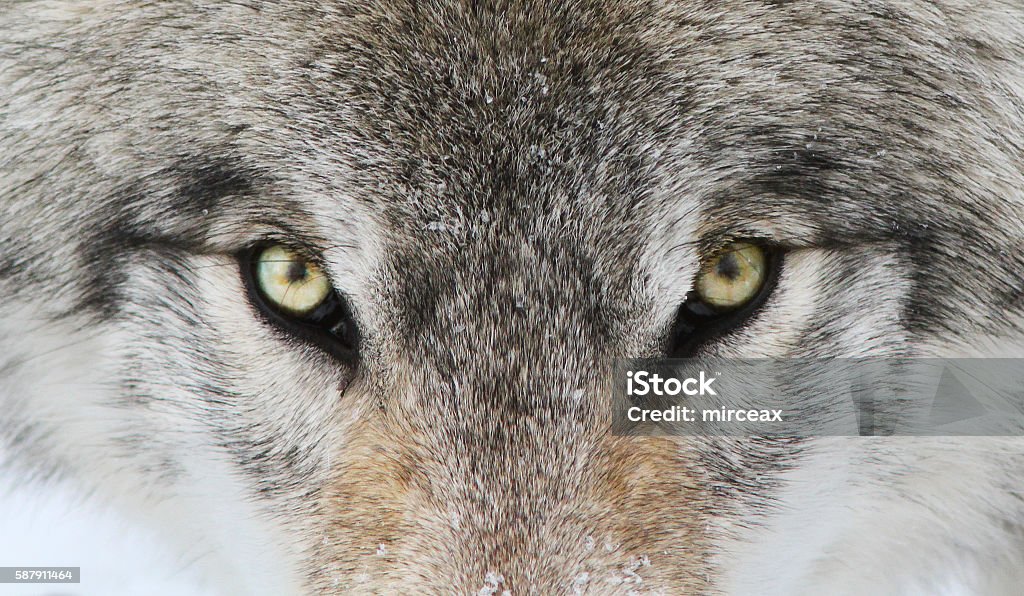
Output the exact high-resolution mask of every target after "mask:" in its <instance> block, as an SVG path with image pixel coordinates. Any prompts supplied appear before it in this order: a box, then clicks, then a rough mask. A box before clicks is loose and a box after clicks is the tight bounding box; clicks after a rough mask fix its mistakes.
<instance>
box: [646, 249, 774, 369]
mask: <svg viewBox="0 0 1024 596" xmlns="http://www.w3.org/2000/svg"><path fill="white" fill-rule="evenodd" d="M782 256H783V255H782V252H781V251H780V250H778V249H775V248H772V247H769V246H765V245H762V244H757V243H754V242H750V241H745V242H733V243H731V244H729V245H727V246H726V247H725V248H724V249H722V250H720V251H718V252H716V253H715V254H714V255H713V256H712V257H710V258H708V259H705V261H704V263H703V264H702V265H701V268H700V273H698V275H697V279H696V280H695V282H694V287H693V290H692V291H691V292H690V293H689V295H687V297H686V301H685V302H683V304H682V306H680V307H679V311H678V312H677V314H676V320H675V323H674V325H673V328H672V332H671V334H670V339H669V346H668V348H667V350H666V351H667V352H668V355H669V356H671V357H674V358H687V357H690V356H693V355H695V354H696V353H697V352H698V351H699V350H700V348H701V347H702V346H703V345H705V344H706V343H707V342H709V341H711V340H713V339H714V338H715V337H721V336H724V335H726V334H728V333H729V332H731V331H733V330H735V329H737V328H739V327H740V326H742V325H743V324H745V323H746V322H747V321H748V320H750V318H751V317H752V316H753V315H754V314H755V313H756V312H757V310H758V309H759V308H760V307H761V306H762V305H763V304H764V303H765V301H766V300H767V299H768V296H769V295H770V294H771V292H772V290H773V289H774V287H775V283H776V281H777V280H778V276H779V271H780V270H781V268H782V260H783V259H782Z"/></svg>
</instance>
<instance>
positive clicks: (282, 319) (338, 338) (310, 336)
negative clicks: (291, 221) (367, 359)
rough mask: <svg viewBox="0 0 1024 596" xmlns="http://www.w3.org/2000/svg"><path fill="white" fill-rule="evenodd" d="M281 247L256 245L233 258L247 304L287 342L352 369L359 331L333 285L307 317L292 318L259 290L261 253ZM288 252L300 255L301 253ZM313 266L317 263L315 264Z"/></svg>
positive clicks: (354, 362) (356, 352)
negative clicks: (309, 346) (296, 341)
mask: <svg viewBox="0 0 1024 596" xmlns="http://www.w3.org/2000/svg"><path fill="white" fill-rule="evenodd" d="M281 245H282V243H279V242H266V243H259V244H255V245H253V246H251V247H249V248H247V249H245V250H243V251H241V252H239V253H238V254H237V255H236V258H237V259H238V263H239V269H240V272H241V275H242V282H243V284H244V285H245V289H246V294H247V297H248V299H249V303H250V304H251V305H253V307H254V308H255V310H256V311H257V312H258V313H259V315H260V316H261V318H262V319H263V320H264V322H266V323H267V324H269V325H270V326H271V327H272V328H274V329H276V330H279V331H282V332H283V333H284V335H285V336H286V337H287V338H288V339H293V338H295V339H299V340H301V341H303V342H305V343H308V344H312V345H314V346H316V347H317V348H320V349H321V350H323V351H325V352H327V353H328V354H330V355H331V356H333V357H335V358H337V359H338V360H341V361H343V362H345V363H346V364H349V365H355V364H356V363H357V362H358V360H359V343H360V334H359V328H358V326H357V325H356V322H355V317H354V316H353V313H352V309H351V307H350V306H349V304H348V301H347V300H346V299H345V297H344V296H342V295H341V294H340V293H339V292H338V291H337V290H335V289H333V285H332V290H331V293H330V294H328V296H327V297H326V298H325V299H324V300H323V302H321V303H320V305H319V306H317V307H316V308H315V309H313V311H312V312H310V313H309V314H306V315H295V314H292V313H289V312H287V311H285V310H284V309H282V308H280V307H277V306H275V305H274V304H273V302H272V301H271V300H270V299H269V298H268V297H267V296H266V295H265V294H264V293H263V290H261V289H260V287H259V282H258V281H257V265H258V257H259V255H260V253H262V252H263V251H264V250H267V249H268V248H271V247H273V246H281ZM285 246H287V245H285ZM288 248H289V250H293V251H295V252H297V253H298V254H300V255H301V254H303V251H301V250H296V249H294V248H292V247H288ZM313 262H314V263H316V261H315V260H314V261H313ZM317 264H319V263H317Z"/></svg>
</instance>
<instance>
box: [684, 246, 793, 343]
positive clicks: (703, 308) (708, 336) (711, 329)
mask: <svg viewBox="0 0 1024 596" xmlns="http://www.w3.org/2000/svg"><path fill="white" fill-rule="evenodd" d="M736 242H737V243H743V244H752V245H755V246H758V247H759V248H761V250H763V251H764V253H765V272H766V275H765V280H764V283H762V284H761V287H760V288H759V289H758V291H757V294H756V295H755V296H754V297H753V298H751V299H750V300H749V301H747V303H746V304H744V305H743V306H741V307H739V308H737V309H734V310H728V311H722V310H716V309H715V308H714V307H712V306H711V305H709V304H707V303H706V302H705V301H704V300H703V299H702V298H701V297H700V295H699V294H698V292H697V290H696V288H694V289H691V290H690V292H689V293H688V294H687V295H686V299H685V300H684V301H683V303H682V304H681V305H680V306H679V310H678V311H676V317H675V320H674V321H673V323H672V329H671V331H670V333H669V336H668V340H667V342H666V348H665V351H666V353H667V354H668V356H669V357H670V358H692V357H694V356H696V355H697V354H699V352H700V350H701V349H702V348H704V347H705V346H706V345H707V344H708V343H709V342H710V341H711V340H712V339H716V338H721V337H726V336H728V335H729V334H731V333H735V332H736V331H738V330H740V329H742V328H743V327H744V326H745V325H746V324H748V323H749V322H750V321H752V320H753V319H754V316H755V315H756V314H757V313H758V312H759V311H760V310H761V307H762V306H764V304H765V303H766V302H767V301H768V298H769V297H770V296H771V295H772V293H773V292H774V291H775V288H776V286H777V285H778V282H779V277H780V276H781V274H782V269H783V266H784V261H785V255H786V251H785V250H784V249H783V248H782V247H779V246H776V245H772V244H771V243H767V242H764V241H759V240H756V239H753V240H751V239H738V240H736ZM698 275H699V273H698Z"/></svg>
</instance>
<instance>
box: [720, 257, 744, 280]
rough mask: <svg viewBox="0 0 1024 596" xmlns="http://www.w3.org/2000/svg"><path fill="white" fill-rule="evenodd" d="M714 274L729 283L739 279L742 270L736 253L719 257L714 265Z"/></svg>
mask: <svg viewBox="0 0 1024 596" xmlns="http://www.w3.org/2000/svg"><path fill="white" fill-rule="evenodd" d="M715 273H716V274H718V275H720V276H722V277H724V278H726V279H728V280H729V281H735V280H737V279H739V277H740V273H742V270H741V269H740V263H739V261H738V260H737V257H736V253H734V252H730V253H727V254H724V255H722V256H721V257H719V258H718V262H717V263H716V264H715Z"/></svg>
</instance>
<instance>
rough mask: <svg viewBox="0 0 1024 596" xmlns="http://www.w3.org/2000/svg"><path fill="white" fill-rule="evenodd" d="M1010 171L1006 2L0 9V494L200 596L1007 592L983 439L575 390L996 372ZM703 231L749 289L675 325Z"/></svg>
mask: <svg viewBox="0 0 1024 596" xmlns="http://www.w3.org/2000/svg"><path fill="white" fill-rule="evenodd" d="M1022 164H1024V9H1021V8H1019V7H1014V6H1011V5H1009V4H998V3H992V4H988V5H986V6H983V7H980V8H979V7H974V6H968V5H967V4H966V3H960V2H956V1H952V0H950V1H944V2H940V3H934V2H927V3H926V2H909V1H908V2H849V3H842V2H801V1H795V2H769V1H766V2H763V3H758V2H726V3H702V2H682V1H678V2H647V1H628V2H619V1H614V2H612V1H606V2H589V3H575V2H570V3H561V2H543V1H536V2H534V1H523V2H458V1H451V2H448V1H439V2H433V3H428V4H426V5H424V4H420V3H417V2H406V1H401V0H398V1H385V0H380V1H372V2H363V1H359V2H345V1H337V2H315V3H314V2H302V1H298V0H287V1H282V2H274V3H263V2H257V1H251V2H250V1H245V2H231V3H228V2H189V3H185V2H163V3H143V2H116V3H114V2H75V1H70V0H69V1H59V0H33V1H29V2H18V3H10V4H9V5H8V6H6V7H0V201H2V210H0V292H2V296H3V301H2V305H0V354H2V356H0V405H2V407H3V410H4V412H5V415H4V417H3V420H2V422H0V445H3V446H4V447H3V451H2V452H0V453H3V454H4V456H5V457H4V458H3V459H2V460H0V463H2V464H3V466H4V471H3V474H4V476H6V477H7V478H10V479H12V484H14V485H16V486H21V485H28V484H29V483H30V482H36V483H39V484H41V485H42V486H44V487H46V486H49V484H47V483H51V482H57V481H59V482H68V483H71V484H72V485H73V486H76V487H80V489H79V490H80V492H81V494H83V495H85V494H89V495H93V496H96V497H97V498H99V499H101V500H105V501H107V502H110V503H114V504H115V506H116V507H118V508H123V509H124V510H125V511H129V512H132V515H136V514H137V515H138V517H140V518H142V519H145V520H147V521H153V520H156V521H157V522H161V523H162V525H161V526H160V527H161V528H163V529H162V532H163V533H164V534H166V536H167V538H168V540H169V541H172V542H173V543H174V544H176V545H177V548H179V549H180V552H181V553H182V557H183V559H188V560H194V561H197V565H199V567H200V568H201V569H203V571H204V572H205V573H206V574H207V575H208V576H209V577H210V580H211V582H213V585H214V586H215V587H217V588H218V589H220V590H223V591H224V593H229V594H239V593H244V594H287V593H318V594H334V593H344V592H349V591H355V592H380V593H389V592H413V593H437V592H446V593H451V592H456V593H470V592H475V593H481V594H484V593H487V594H499V593H504V592H506V591H508V592H510V593H513V594H517V593H566V592H574V591H575V592H577V593H595V594H603V593H608V594H619V593H630V592H631V591H635V592H651V593H659V592H660V593H679V592H681V591H683V592H692V593H780V594H793V593H800V592H801V591H807V592H808V593H820V592H822V591H828V592H830V593H846V592H848V593H865V592H867V593H880V592H884V591H885V590H892V591H893V592H894V593H906V592H907V591H909V590H914V589H916V590H921V591H923V592H925V593H927V592H934V591H936V590H939V589H958V588H959V589H962V590H966V591H971V590H974V591H988V592H989V593H993V592H998V591H999V590H1005V591H1006V592H1007V593H1009V592H1010V591H1011V589H1012V587H1013V586H1015V585H1019V584H1016V583H1014V582H1015V581H1016V580H1017V579H1020V578H1019V576H1016V575H1015V574H1019V573H1020V572H1019V570H1018V567H1019V565H1018V563H1019V560H1020V555H1021V553H1022V552H1024V551H1022V550H1021V549H1022V543H1021V541H1020V522H1021V520H1022V519H1024V511H1022V509H1021V503H1020V482H1019V480H1018V479H1019V477H1020V474H1019V473H1020V471H1021V464H1022V459H1021V453H1022V451H1024V443H1022V442H1021V441H1019V440H1014V439H999V440H997V439H977V440H967V439H961V440H957V441H953V440H938V439H936V440H915V441H910V440H909V439H908V440H897V439H888V440H885V439H878V440H868V439H857V438H852V439H838V438H836V439H831V440H826V439H818V440H813V441H782V440H767V439H762V440H757V439H742V440H741V439H732V440H726V439H714V440H712V439H702V440H698V439H693V438H682V437H676V438H671V437H668V438H627V437H617V436H613V435H612V434H610V433H609V430H608V417H609V411H608V406H607V405H606V403H605V401H604V400H603V399H602V396H604V395H605V394H606V393H607V392H608V391H609V390H610V378H609V375H610V372H611V369H612V366H613V364H614V362H615V360H616V359H618V358H630V357H658V356H661V355H665V354H666V353H673V351H674V350H676V349H681V348H679V346H680V345H685V349H686V350H687V353H693V354H708V355H722V356H730V357H842V356H889V355H899V356H925V355H928V356H937V355H954V354H981V353H999V354H1002V355H1019V354H1022V353H1024V336H1022V334H1024V308H1022V306H1024V302H1022V298H1021V296H1022V292H1021V288H1022V287H1024V256H1022V255H1024V251H1022V250H1021V248H1022V246H1024V223H1022V222H1024V166H1022ZM734 242H752V243H756V244H757V245H759V246H764V247H769V248H770V250H771V251H772V254H774V255H777V260H776V261H774V262H773V265H772V268H773V275H774V276H775V278H774V281H773V282H772V284H771V286H770V288H768V289H769V290H770V291H768V290H766V292H765V293H764V295H763V296H762V297H761V298H760V299H759V303H758V304H757V308H756V309H752V310H751V312H749V313H746V314H745V315H744V316H743V317H742V318H740V319H736V320H731V319H730V321H729V324H723V325H718V326H716V327H714V328H713V329H711V328H709V329H710V330H707V331H706V332H703V331H702V332H701V333H700V334H697V333H696V331H693V332H692V333H691V332H690V331H692V330H690V328H689V327H687V330H688V331H687V333H686V334H684V335H685V337H682V339H679V337H678V334H674V333H673V329H676V328H678V320H679V317H680V312H681V306H682V305H684V304H686V303H687V301H688V300H689V297H690V296H692V294H693V291H694V288H695V279H696V278H697V276H698V274H699V273H700V271H702V267H703V265H702V263H706V262H707V259H709V258H710V257H711V256H712V255H714V254H716V253H717V252H718V251H720V250H721V249H722V247H724V246H728V245H730V243H734ZM267 247H286V248H287V250H289V251H291V253H292V254H296V255H301V259H302V260H303V262H308V263H314V264H315V266H316V269H315V271H317V272H318V273H317V275H324V276H326V277H328V278H329V280H330V282H331V286H330V287H331V288H332V290H331V291H332V292H336V294H335V296H336V299H337V300H338V301H339V304H343V307H339V308H341V310H338V311H332V312H337V313H342V314H340V315H337V316H338V317H343V318H344V321H345V323H344V324H345V325H347V329H349V332H347V333H349V334H350V335H347V336H346V337H348V341H347V343H345V342H342V343H343V344H344V345H342V347H340V348H339V347H338V346H339V344H338V337H337V335H332V336H325V335H323V334H322V333H321V331H315V330H312V327H310V326H309V325H307V324H306V323H301V324H300V323H296V322H295V319H296V317H294V316H290V315H288V313H285V315H281V313H280V312H277V313H276V314H275V311H274V310H273V309H272V308H270V309H268V307H267V304H266V303H265V302H266V300H265V298H266V297H265V296H264V297H262V298H261V294H260V289H259V287H255V286H254V281H255V282H256V283H257V285H258V280H254V274H253V271H255V269H253V267H254V263H253V259H255V258H258V257H255V256H254V255H258V254H260V253H259V251H260V250H263V249H266V248H267ZM311 270H312V269H311ZM766 287H767V286H766ZM292 314H294V313H292ZM332 316H334V315H332ZM339 320H340V319H339ZM312 334H319V335H315V336H314V335H312ZM674 338H675V339H674ZM677 340H678V341H682V342H683V343H682V344H679V343H678V341H677ZM698 340H699V341H698ZM43 490H45V488H44V489H43ZM993 553H997V554H993ZM1004 553H1008V554H1005V556H1004ZM1015 561H1016V562H1015ZM44 564H48V563H44ZM1001 582H1004V583H1001ZM844 590H845V591H846V592H843V591H844Z"/></svg>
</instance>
